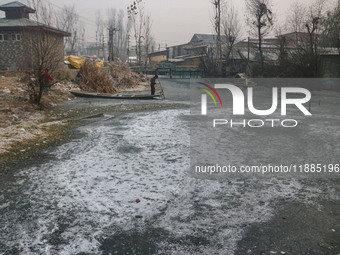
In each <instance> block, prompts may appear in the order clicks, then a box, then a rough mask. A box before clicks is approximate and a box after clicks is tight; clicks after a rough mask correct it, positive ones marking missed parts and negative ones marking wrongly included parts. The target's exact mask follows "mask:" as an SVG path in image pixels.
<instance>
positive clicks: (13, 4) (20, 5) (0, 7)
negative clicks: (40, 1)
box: [0, 1, 35, 12]
mask: <svg viewBox="0 0 340 255" xmlns="http://www.w3.org/2000/svg"><path fill="white" fill-rule="evenodd" d="M9 8H11V9H12V8H25V9H27V10H29V11H31V12H35V10H34V9H33V8H31V7H29V6H27V5H26V4H23V3H20V2H18V1H14V2H10V3H7V4H3V5H0V10H3V9H9Z"/></svg>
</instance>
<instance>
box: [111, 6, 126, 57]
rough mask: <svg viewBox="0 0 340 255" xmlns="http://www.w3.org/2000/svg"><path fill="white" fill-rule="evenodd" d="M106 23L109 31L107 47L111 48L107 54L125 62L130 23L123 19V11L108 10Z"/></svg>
mask: <svg viewBox="0 0 340 255" xmlns="http://www.w3.org/2000/svg"><path fill="white" fill-rule="evenodd" d="M106 23H107V27H108V30H109V45H110V46H109V47H111V48H112V49H109V52H111V54H113V55H114V56H115V57H118V58H119V59H121V60H123V61H125V60H126V59H127V55H128V54H127V48H128V37H129V34H130V30H131V21H130V19H128V18H127V17H125V12H124V11H123V10H119V11H117V10H116V9H110V10H109V11H108V20H107V22H106ZM110 30H111V32H110ZM111 37H112V38H111ZM110 38H111V39H110Z"/></svg>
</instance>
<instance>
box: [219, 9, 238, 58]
mask: <svg viewBox="0 0 340 255" xmlns="http://www.w3.org/2000/svg"><path fill="white" fill-rule="evenodd" d="M223 12H224V16H223V18H222V29H223V33H224V35H225V37H226V42H225V44H226V52H225V59H226V61H227V62H228V60H229V57H230V54H232V52H233V47H234V44H235V42H236V41H237V39H238V38H239V36H240V34H241V25H240V24H241V22H240V20H239V17H238V15H237V12H236V11H235V8H234V6H233V5H232V3H230V2H227V4H226V5H225V7H224V11H223Z"/></svg>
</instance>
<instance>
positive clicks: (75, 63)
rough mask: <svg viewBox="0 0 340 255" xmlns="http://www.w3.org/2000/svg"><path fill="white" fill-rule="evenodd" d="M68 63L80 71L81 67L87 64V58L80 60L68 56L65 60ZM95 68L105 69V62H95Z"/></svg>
mask: <svg viewBox="0 0 340 255" xmlns="http://www.w3.org/2000/svg"><path fill="white" fill-rule="evenodd" d="M64 59H65V60H66V61H68V62H70V63H71V65H72V66H73V67H74V68H76V69H80V67H81V66H82V65H83V64H84V62H85V60H86V59H85V58H80V57H77V56H67V57H65V58H64ZM94 66H96V67H99V68H101V67H104V62H103V61H95V62H94Z"/></svg>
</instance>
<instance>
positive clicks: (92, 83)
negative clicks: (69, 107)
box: [78, 61, 117, 93]
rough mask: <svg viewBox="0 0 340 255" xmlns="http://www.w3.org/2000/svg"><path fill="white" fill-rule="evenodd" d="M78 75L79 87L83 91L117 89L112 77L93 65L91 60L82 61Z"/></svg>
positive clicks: (99, 91)
mask: <svg viewBox="0 0 340 255" xmlns="http://www.w3.org/2000/svg"><path fill="white" fill-rule="evenodd" d="M78 77H79V79H80V80H79V85H80V89H81V90H83V91H89V92H97V93H115V92H116V91H117V89H116V88H115V87H114V85H113V79H112V77H111V76H110V75H109V74H108V73H105V72H103V71H101V70H100V69H99V68H97V67H95V66H94V65H93V63H92V62H91V61H85V62H84V64H83V65H82V67H81V69H80V71H79V74H78Z"/></svg>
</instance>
